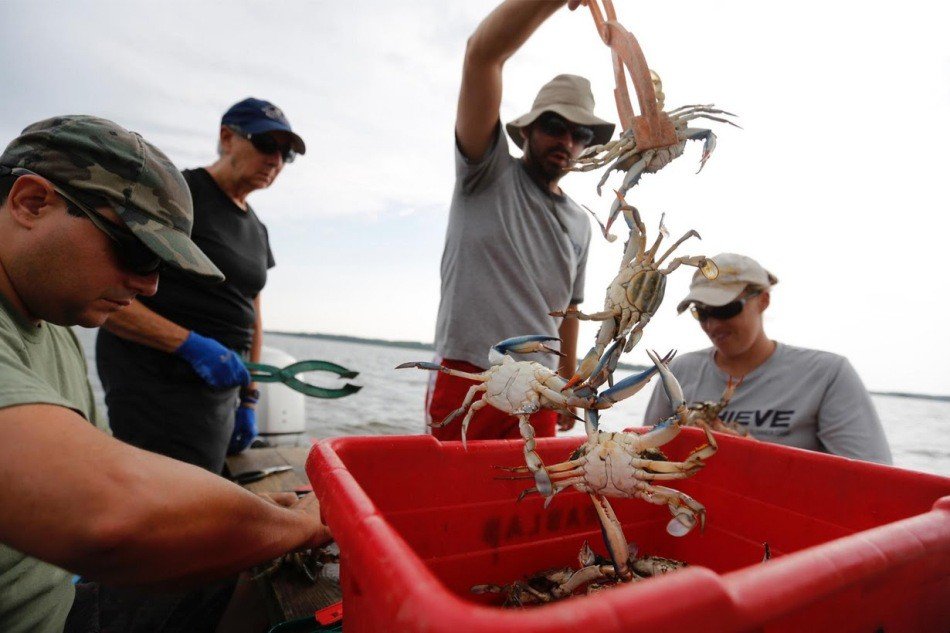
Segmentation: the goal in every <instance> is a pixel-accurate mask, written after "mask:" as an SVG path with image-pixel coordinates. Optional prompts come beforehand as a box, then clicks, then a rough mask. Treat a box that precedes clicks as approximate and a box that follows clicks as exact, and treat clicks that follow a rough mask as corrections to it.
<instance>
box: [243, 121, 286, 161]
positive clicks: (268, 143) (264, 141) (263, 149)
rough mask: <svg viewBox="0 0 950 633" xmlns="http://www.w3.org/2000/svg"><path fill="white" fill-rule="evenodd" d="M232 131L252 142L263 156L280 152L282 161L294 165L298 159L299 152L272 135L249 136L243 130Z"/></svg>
mask: <svg viewBox="0 0 950 633" xmlns="http://www.w3.org/2000/svg"><path fill="white" fill-rule="evenodd" d="M231 130H232V131H233V132H234V133H235V134H237V135H238V136H240V137H241V138H243V139H246V140H248V141H250V142H251V145H253V146H254V149H256V150H257V151H259V152H260V153H261V154H266V155H269V154H274V153H278V152H279V153H280V157H281V159H282V160H283V161H284V162H285V163H292V162H294V159H295V158H297V152H296V151H294V148H293V146H292V145H291V144H290V143H283V142H281V141H278V140H277V139H276V138H274V136H273V135H272V134H269V133H267V132H265V133H263V134H248V133H247V132H245V131H244V130H242V129H241V128H237V127H232V128H231Z"/></svg>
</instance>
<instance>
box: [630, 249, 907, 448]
mask: <svg viewBox="0 0 950 633" xmlns="http://www.w3.org/2000/svg"><path fill="white" fill-rule="evenodd" d="M713 261H715V262H716V265H717V266H718V267H719V276H718V277H717V278H716V279H714V280H709V279H706V278H705V277H704V276H703V275H702V274H696V275H693V280H692V283H691V284H690V289H689V294H688V295H687V296H686V297H685V298H684V299H683V300H682V301H680V303H679V305H678V306H677V310H678V311H679V312H680V313H682V312H683V311H685V310H686V309H687V308H690V309H691V311H692V313H693V315H694V316H695V317H696V318H697V319H698V320H699V325H700V327H701V328H702V329H703V331H704V332H705V333H706V335H707V336H709V339H710V341H712V344H713V347H711V348H709V349H705V350H701V351H697V352H691V353H689V354H683V355H682V356H679V357H677V358H675V359H674V360H673V361H672V362H671V363H670V368H671V369H672V370H673V373H674V374H676V377H677V378H678V379H679V381H680V384H682V386H683V392H684V394H685V395H686V399H687V401H690V402H696V401H716V400H719V398H720V396H721V395H722V393H723V390H724V389H725V388H726V383H727V381H728V380H729V378H730V377H732V378H733V380H738V379H739V378H741V379H742V383H741V384H740V385H739V387H738V388H737V389H736V391H735V394H734V395H733V396H732V399H731V400H730V402H729V405H728V406H727V407H726V408H725V410H723V411H722V412H721V413H720V416H719V417H720V418H721V419H722V420H723V421H724V422H727V423H734V424H739V425H741V426H743V427H745V428H746V429H748V431H749V432H750V433H751V435H752V436H753V437H755V438H757V439H760V440H765V441H768V442H775V443H777V444H784V445H786V446H796V447H798V448H805V449H809V450H814V451H822V452H826V453H833V454H836V455H843V456H845V457H851V458H854V459H864V460H868V461H873V462H879V463H885V464H889V463H891V451H890V448H889V446H888V443H887V438H886V437H885V436H884V430H883V428H882V427H881V422H880V419H879V418H878V416H877V412H876V411H875V410H874V405H873V404H872V403H871V397H870V395H869V394H868V392H867V390H866V389H865V388H864V385H863V384H862V382H861V379H860V378H859V377H858V374H857V372H856V371H855V370H854V367H852V366H851V363H849V362H848V359H846V358H844V357H843V356H839V355H837V354H832V353H829V352H823V351H819V350H813V349H805V348H803V347H795V346H792V345H787V344H785V343H780V342H777V341H773V340H771V339H769V338H768V336H766V334H765V329H764V326H763V314H764V312H765V310H766V309H767V308H768V306H769V302H770V300H771V288H772V286H774V285H775V284H777V283H778V278H777V277H776V276H775V275H773V274H772V273H770V272H769V271H767V270H766V269H765V268H763V267H762V266H761V265H760V264H759V263H758V262H757V261H755V260H754V259H752V258H751V257H746V256H744V255H737V254H735V253H722V254H720V255H716V256H715V257H713ZM662 391H663V390H662V388H659V387H658V388H656V389H654V392H653V396H652V397H651V399H650V403H649V405H648V407H647V412H646V414H645V416H644V423H645V424H656V423H657V422H658V421H660V420H663V419H665V418H666V417H668V416H670V415H672V414H673V412H672V410H671V408H670V403H669V399H668V398H667V397H666V396H665V394H663V393H662Z"/></svg>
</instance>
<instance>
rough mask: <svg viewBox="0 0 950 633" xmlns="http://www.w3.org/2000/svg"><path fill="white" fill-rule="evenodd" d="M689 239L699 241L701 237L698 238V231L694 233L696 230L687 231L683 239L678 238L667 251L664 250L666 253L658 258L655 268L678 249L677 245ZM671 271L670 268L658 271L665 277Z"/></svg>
mask: <svg viewBox="0 0 950 633" xmlns="http://www.w3.org/2000/svg"><path fill="white" fill-rule="evenodd" d="M691 237H695V238H697V239H700V240H701V239H703V238H702V237H700V235H699V232H698V231H696V230H694V229H690V230H689V231H687V232H686V233H685V234H684V235H683V237H681V238H679V239H678V240H676V241H675V242H673V245H672V246H670V247H669V248H668V249H666V252H665V253H663V255H661V256H660V259H658V260H656V267H657V268H659V267H660V264H662V263H663V260H665V259H666V258H667V257H669V256H670V255H671V254H672V253H673V251H675V250H676V249H677V248H679V245H680V244H682V243H683V242H685V241H686V240H688V239H689V238H691ZM681 259H683V258H681ZM704 259H705V258H704ZM677 266H679V264H677ZM672 270H673V269H672V268H670V269H668V270H667V271H660V272H661V273H662V274H664V275H666V274H669V271H672Z"/></svg>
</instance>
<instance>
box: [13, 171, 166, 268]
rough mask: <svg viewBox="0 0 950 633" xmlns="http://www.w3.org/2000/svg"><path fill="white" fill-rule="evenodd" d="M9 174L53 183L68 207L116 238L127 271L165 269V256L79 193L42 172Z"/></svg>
mask: <svg viewBox="0 0 950 633" xmlns="http://www.w3.org/2000/svg"><path fill="white" fill-rule="evenodd" d="M4 171H6V170H4ZM9 173H10V174H12V175H13V176H22V175H24V174H31V175H33V176H39V177H40V178H44V179H45V180H46V181H47V182H49V184H50V185H51V186H52V187H53V191H55V192H56V193H58V194H59V195H60V197H62V198H63V200H65V201H66V206H67V208H69V209H70V210H71V212H72V213H73V215H79V214H82V215H85V216H86V217H87V218H89V219H90V220H92V223H93V224H95V225H96V228H97V229H99V230H100V231H102V232H103V233H105V234H106V235H107V236H108V237H109V239H111V240H112V246H113V250H114V251H115V254H116V257H117V258H118V260H119V265H120V266H122V268H124V269H125V270H127V271H129V272H131V273H134V274H136V275H143V276H144V275H151V274H152V273H154V272H158V271H159V270H160V269H161V268H162V265H163V264H164V262H163V261H162V258H161V257H159V256H158V255H156V254H155V253H153V252H152V251H151V250H150V249H149V247H148V246H146V245H145V244H144V243H143V242H142V240H140V239H139V238H138V237H136V236H135V233H133V232H132V230H131V229H129V228H128V227H127V226H124V225H122V224H116V223H115V222H112V221H111V220H109V219H108V218H106V217H105V216H104V215H102V214H101V213H99V212H98V211H95V210H94V209H92V208H91V207H88V206H86V205H85V204H83V203H82V202H80V201H79V199H78V197H77V196H76V195H74V194H71V193H69V192H67V191H65V190H64V189H63V188H62V187H61V186H59V185H57V184H56V183H54V182H53V181H51V180H50V179H49V178H46V176H43V175H42V174H37V173H36V172H34V171H30V170H29V169H24V168H22V167H16V168H13V169H10V170H9Z"/></svg>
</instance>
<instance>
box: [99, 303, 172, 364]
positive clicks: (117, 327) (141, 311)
mask: <svg viewBox="0 0 950 633" xmlns="http://www.w3.org/2000/svg"><path fill="white" fill-rule="evenodd" d="M102 327H103V328H104V329H106V330H108V331H109V332H112V333H113V334H115V335H116V336H118V337H119V338H124V339H126V340H129V341H132V342H133V343H138V344H139V345H145V346H146V347H151V348H154V349H157V350H159V351H162V352H168V353H169V354H171V353H172V352H174V351H175V350H176V349H178V348H179V347H180V346H181V344H182V343H184V342H185V339H186V338H188V330H187V329H185V328H183V327H181V326H180V325H178V324H177V323H174V322H173V321H169V320H168V319H166V318H165V317H163V316H162V315H160V314H158V313H157V312H154V311H153V310H149V309H148V308H146V307H145V306H144V305H143V304H142V303H141V302H139V301H133V302H132V305H130V306H128V307H126V308H123V309H122V310H119V311H118V312H116V313H115V314H113V315H112V316H110V317H109V320H108V321H106V322H105V323H104V324H103V326H102Z"/></svg>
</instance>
